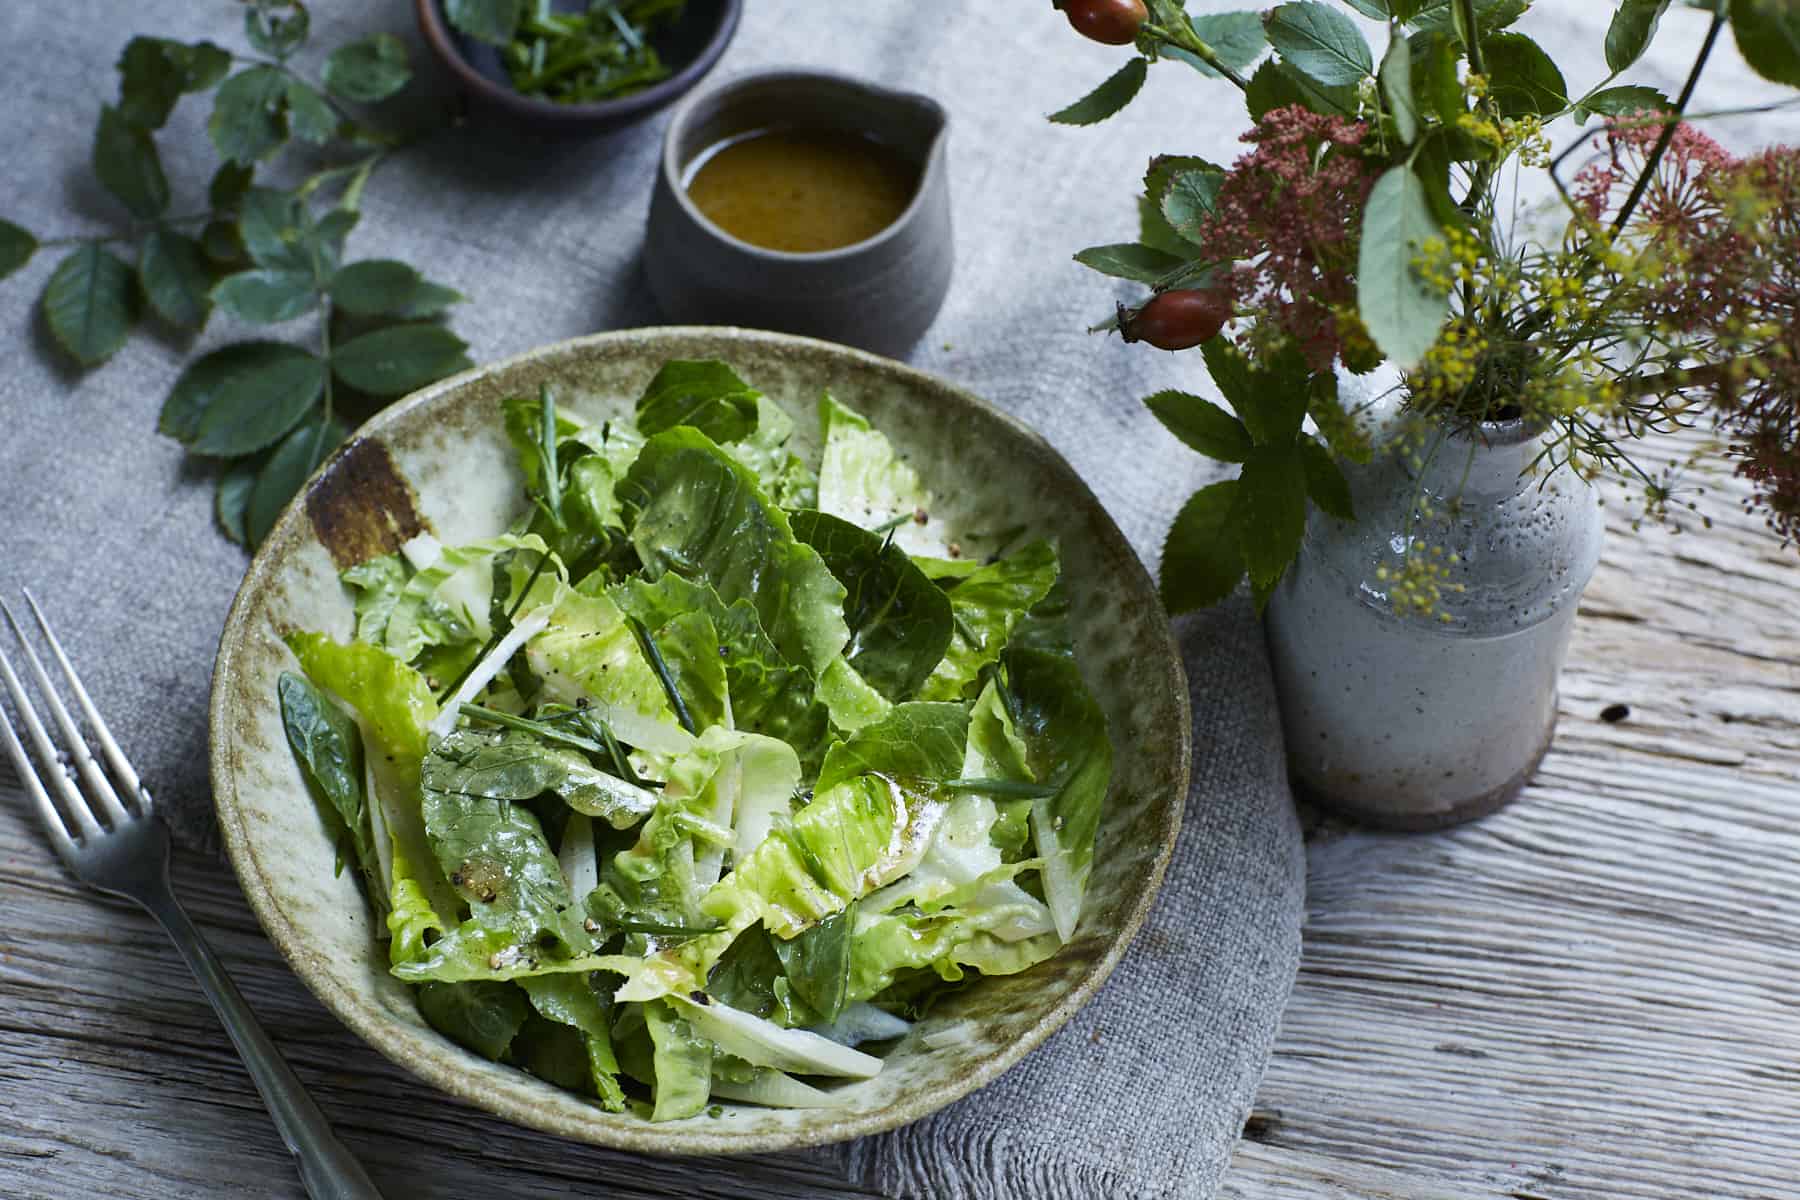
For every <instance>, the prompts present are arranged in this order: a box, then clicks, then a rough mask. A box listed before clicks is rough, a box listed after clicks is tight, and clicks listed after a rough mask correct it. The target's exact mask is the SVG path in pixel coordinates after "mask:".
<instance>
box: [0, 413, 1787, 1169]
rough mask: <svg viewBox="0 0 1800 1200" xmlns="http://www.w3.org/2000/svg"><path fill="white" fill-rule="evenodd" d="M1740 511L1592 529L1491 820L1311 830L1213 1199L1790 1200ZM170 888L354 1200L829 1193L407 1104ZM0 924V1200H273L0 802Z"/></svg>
mask: <svg viewBox="0 0 1800 1200" xmlns="http://www.w3.org/2000/svg"><path fill="white" fill-rule="evenodd" d="M1653 449H1654V451H1655V452H1656V453H1660V454H1664V455H1666V454H1671V453H1675V452H1677V451H1678V450H1679V449H1680V447H1679V445H1673V444H1663V445H1660V446H1658V447H1655V448H1653ZM1742 491H1743V488H1742V486H1741V485H1740V484H1739V483H1737V481H1716V482H1715V484H1714V487H1713V492H1712V495H1711V496H1710V499H1709V505H1708V507H1709V510H1710V511H1711V512H1712V513H1713V514H1714V515H1715V518H1716V525H1715V528H1714V529H1712V530H1710V531H1708V532H1707V533H1706V534H1705V535H1704V536H1700V535H1698V534H1695V533H1685V534H1680V535H1672V534H1670V533H1667V532H1665V531H1661V530H1645V531H1642V532H1639V533H1635V534H1634V533H1632V532H1631V531H1630V529H1629V524H1630V522H1629V514H1628V512H1627V511H1626V510H1625V509H1624V508H1623V507H1622V506H1620V505H1617V504H1615V505H1614V506H1613V507H1612V509H1611V510H1610V511H1611V513H1612V517H1611V519H1610V522H1609V523H1610V524H1611V525H1612V526H1613V528H1612V530H1611V534H1612V537H1611V540H1610V541H1609V543H1608V545H1607V550H1606V555H1605V559H1604V561H1603V562H1602V564H1601V567H1600V570H1599V573H1598V574H1597V575H1596V576H1595V579H1594V582H1593V585H1592V586H1591V587H1590V589H1589V590H1588V593H1587V598H1586V600H1585V602H1584V604H1583V608H1582V617H1581V620H1580V621H1579V623H1578V624H1577V626H1576V635H1575V644H1574V649H1573V650H1572V652H1571V658H1570V663H1569V667H1568V670H1567V671H1566V673H1565V674H1564V677H1563V689H1562V725H1561V727H1560V730H1559V733H1558V737H1557V742H1556V746H1555V748H1554V749H1553V750H1552V752H1551V754H1550V756H1549V757H1548V758H1547V759H1546V760H1545V762H1544V766H1543V769H1542V770H1541V771H1540V773H1539V775H1538V778H1537V780H1536V782H1535V783H1534V785H1533V786H1532V788H1531V789H1530V791H1529V792H1528V793H1527V794H1526V795H1525V797H1524V798H1523V799H1522V800H1521V801H1520V802H1518V803H1517V804H1515V805H1514V806H1513V807H1512V808H1510V809H1508V810H1506V811H1504V812H1502V813H1500V814H1498V815H1496V816H1494V817H1492V818H1490V819H1488V820H1486V821H1483V822H1481V823H1480V824H1478V825H1475V826H1472V827H1469V828H1466V829H1462V830H1458V831H1455V832H1451V833H1444V834H1434V835H1427V836H1399V837H1392V836H1374V835H1370V834H1366V833H1360V832H1355V831H1351V830H1348V829H1345V828H1342V827H1339V826H1336V825H1334V824H1331V823H1329V822H1321V823H1318V824H1317V825H1316V827H1315V828H1314V830H1313V833H1312V837H1311V843H1310V863H1311V871H1310V877H1309V882H1308V887H1309V899H1308V910H1309V911H1308V923H1307V931H1306V955H1305V958H1304V960H1303V962H1302V965H1301V969H1300V979H1299V984H1298V986H1297V988H1296V989H1295V992H1294V997H1293V1001H1292V1003H1291V1005H1290V1006H1289V1009H1288V1012H1287V1016H1286V1020H1285V1025H1284V1029H1283V1033H1282V1037H1281V1041H1280V1044H1279V1046H1278V1048H1277V1050H1276V1053H1275V1058H1274V1061H1273V1063H1272V1064H1271V1065H1270V1068H1269V1073H1268V1078H1267V1081H1266V1082H1265V1084H1264V1086H1263V1090H1262V1095H1261V1098H1260V1101H1259V1105H1258V1111H1257V1113H1256V1115H1255V1116H1254V1117H1253V1118H1252V1120H1251V1122H1250V1125H1249V1127H1248V1128H1247V1129H1246V1131H1245V1139H1244V1141H1243V1143H1242V1145H1241V1149H1240V1151H1239V1153H1238V1156H1237V1162H1236V1165H1235V1168H1234V1170H1233V1172H1232V1174H1231V1175H1230V1176H1229V1177H1228V1179H1227V1182H1226V1187H1225V1194H1226V1195H1227V1196H1229V1197H1233V1198H1235V1200H1260V1198H1264V1197H1268V1198H1275V1197H1281V1198H1283V1200H1287V1198H1290V1197H1291V1198H1307V1200H1315V1198H1316V1200H1327V1198H1330V1200H1339V1198H1345V1200H1347V1198H1350V1197H1383V1198H1393V1200H1565V1198H1569V1200H1573V1198H1575V1197H1602V1196H1604V1197H1618V1196H1643V1197H1669V1198H1670V1200H1676V1198H1680V1200H1692V1198H1695V1197H1717V1198H1720V1200H1723V1198H1726V1197H1732V1198H1751V1197H1788V1196H1800V982H1797V971H1796V968H1797V967H1800V554H1796V553H1795V551H1794V550H1793V549H1792V548H1789V549H1786V550H1783V549H1781V548H1780V547H1779V546H1777V545H1776V544H1775V542H1774V541H1773V540H1771V539H1770V537H1769V536H1768V535H1767V534H1766V532H1765V531H1763V530H1762V529H1761V527H1760V525H1759V524H1758V522H1757V521H1756V520H1755V519H1754V518H1750V517H1746V516H1744V515H1742V514H1741V513H1738V512H1736V511H1735V510H1734V508H1733V505H1732V503H1731V499H1732V498H1733V497H1735V496H1738V495H1741V494H1742ZM0 769H3V768H0ZM177 877H178V886H179V888H180V890H181V892H182V894H183V896H184V898H185V899H186V900H187V902H188V903H189V905H190V906H191V907H192V909H193V912H194V915H195V917H196V919H197V920H198V921H199V923H200V924H201V925H202V926H203V927H204V929H205V931H206V933H207V936H208V937H209V938H210V939H211V940H212V942H213V944H214V946H216V947H217V949H218V951H219V953H220V955H221V956H222V957H223V958H224V959H225V961H226V963H227V964H228V965H229V967H230V969H231V971H232V974H233V975H234V976H235V977H236V979H237V980H238V982H239V984H240V985H241V986H242V987H243V989H244V991H245V992H246V994H247V995H248V996H249V997H250V1000H251V1002H252V1003H253V1004H254V1005H255V1007H256V1009H257V1011H258V1012H259V1013H261V1014H262V1016H263V1018H264V1020H265V1021H266V1022H267V1023H268V1024H269V1026H270V1027H271V1028H272V1029H274V1030H276V1031H277V1040H278V1041H279V1042H280V1043H281V1046H282V1049H283V1050H284V1051H285V1052H286V1053H287V1054H288V1056H289V1058H290V1059H291V1060H292V1061H293V1063H294V1065H295V1068H296V1069H297V1070H298V1072H299V1073H300V1075H301V1076H302V1077H303V1078H304V1079H305V1081H306V1083H307V1084H308V1085H309V1086H310V1087H311V1088H312V1089H313V1092H314V1094H315V1095H316V1096H317V1097H318V1099H319V1101H320V1103H321V1105H322V1106H323V1107H324V1108H325V1110H326V1112H327V1113H328V1114H329V1115H330V1116H331V1118H332V1119H333V1120H334V1121H335V1122H336V1123H337V1125H338V1126H339V1128H340V1129H341V1130H342V1131H343V1132H344V1135H345V1138H346V1140H347V1141H348V1142H349V1143H350V1144H351V1145H352V1146H353V1147H354V1148H355V1149H356V1150H357V1151H358V1152H359V1153H360V1154H361V1155H362V1156H363V1157H364V1159H365V1160H366V1161H367V1162H368V1163H369V1164H370V1167H371V1170H372V1171H373V1173H374V1174H375V1175H376V1176H377V1178H378V1179H379V1180H380V1181H381V1182H382V1183H383V1184H385V1185H386V1186H387V1187H388V1189H389V1193H388V1194H389V1195H390V1196H394V1197H407V1198H411V1197H452V1196H458V1197H460V1196H468V1195H483V1194H497V1193H498V1192H500V1191H503V1192H504V1193H505V1194H508V1195H512V1196H545V1197H551V1196H556V1197H576V1196H608V1197H617V1198H619V1200H627V1198H652V1197H654V1198H658V1200H664V1198H668V1197H699V1196H704V1197H713V1196H718V1197H725V1196H746V1197H754V1196H765V1197H775V1196H781V1197H817V1198H820V1200H823V1198H824V1197H831V1196H836V1197H843V1196H851V1195H855V1194H856V1193H848V1192H845V1191H843V1190H842V1189H841V1188H834V1187H833V1186H832V1184H831V1181H829V1180H823V1179H820V1178H818V1177H817V1175H816V1174H815V1173H813V1171H812V1169H811V1168H810V1167H808V1166H807V1165H805V1164H802V1163H799V1162H797V1161H795V1160H784V1159H781V1158H771V1159H763V1160H757V1161H756V1162H755V1163H744V1164H742V1170H741V1174H740V1175H739V1176H738V1178H737V1179H735V1180H733V1181H731V1182H730V1183H729V1184H728V1185H727V1184H712V1185H705V1186H702V1187H700V1188H699V1190H696V1185H695V1182H694V1177H693V1176H692V1175H691V1174H689V1173H688V1172H687V1171H686V1170H685V1168H684V1166H683V1164H681V1163H680V1162H671V1161H663V1160H655V1159H640V1158H632V1157H627V1156H620V1155H614V1154H609V1153H606V1152H602V1151H598V1150H593V1149H589V1148H585V1147H580V1146H575V1145H572V1144H570V1143H566V1142H561V1141H557V1140H555V1139H552V1138H548V1137H544V1136H540V1135H537V1134H534V1133H530V1132H527V1131H524V1130H520V1129H516V1128H514V1127H512V1126H509V1125H506V1124H504V1123H502V1122H500V1121H498V1120H495V1119H493V1118H490V1117H487V1116H486V1115H484V1114H481V1113H478V1112H475V1111H472V1110H469V1109H466V1108H462V1107H460V1106H458V1105H457V1104H455V1103H454V1102H452V1101H450V1100H448V1099H445V1098H443V1097H440V1096H435V1095H432V1094H430V1093H428V1092H426V1091H424V1090H423V1089H422V1088H421V1087H420V1086H419V1085H417V1084H416V1083H414V1082H413V1081H412V1080H411V1079H410V1078H409V1077H407V1076H406V1075H405V1074H404V1073H403V1072H402V1071H401V1070H400V1069H399V1068H397V1067H395V1066H393V1065H391V1064H389V1063H387V1062H386V1061H385V1060H383V1059H382V1058H380V1057H379V1056H378V1055H376V1054H375V1052H374V1051H372V1050H370V1049H369V1048H368V1047H367V1046H365V1045H363V1044H362V1043H361V1042H359V1041H357V1040H356V1039H355V1038H354V1037H352V1036H351V1035H350V1034H349V1033H347V1032H346V1031H345V1030H344V1029H343V1028H342V1027H341V1026H339V1025H338V1024H337V1022H336V1021H335V1020H334V1019H333V1018H332V1017H331V1016H330V1014H328V1013H327V1012H326V1011H325V1010H324V1009H323V1008H321V1007H320V1006H319V1005H318V1004H317V1003H316V1002H315V1001H314V1000H313V999H312V997H311V995H310V994H308V993H307V992H306V991H305V989H304V988H303V987H301V985H300V983H299V982H298V980H296V979H295V978H294V976H293V975H292V974H290V973H289V971H288V970H287V968H286V966H285V965H284V964H283V963H282V961H281V960H280V958H279V956H278V955H277V954H276V953H275V951H274V949H273V948H272V947H271V946H270V944H269V943H268V941H267V940H266V939H265V938H264V937H263V935H262V932H261V930H260V929H259V928H258V927H257V925H256V923H255V921H254V919H253V918H252V917H251V915H250V912H249V910H248V909H247V908H246V906H245V904H244V901H243V898H242V896H241V895H240V893H239V891H238V888H237V882H236V880H235V879H234V878H233V877H232V875H231V874H230V872H229V871H228V870H227V869H226V868H225V867H223V866H222V865H220V864H219V863H216V862H213V861H210V860H206V859H202V858H199V857H197V856H193V855H183V856H182V857H181V860H180V861H179V863H178V871H177ZM0 898H3V903H4V907H3V908H0V914H3V916H0V921H3V925H0V1035H3V1036H0V1194H3V1195H6V1196H9V1197H13V1198H14V1200H39V1198H44V1200H48V1198H51V1197H54V1198H56V1200H67V1198H72V1197H77V1196H80V1197H93V1196H106V1197H113V1198H117V1200H168V1198H169V1197H175V1196H209V1197H210V1196H234V1197H238V1196H258V1197H260V1196H295V1197H297V1196H299V1195H300V1194H301V1193H300V1189H299V1184H298V1183H297V1182H295V1180H294V1176H293V1173H292V1170H291V1168H290V1166H289V1163H288V1160H287V1154H286V1152H285V1151H284V1150H283V1148H282V1146H281V1144H280V1142H279V1140H278V1139H277V1138H276V1136H275V1132H274V1130H273V1129H272V1128H271V1127H270V1125H269V1123H268V1120H267V1118H266V1117H265V1115H264V1113H263V1110H262V1106H261V1103H260V1101H259V1100H258V1099H257V1097H256V1094H255V1092H254V1091H253V1090H252V1089H251V1086H250V1083H249V1080H248V1079H247V1078H246V1077H245V1075H244V1073H243V1071H242V1070H241V1069H240V1067H239V1066H238V1064H237V1061H236V1059H235V1057H234V1056H233V1054H232V1052H231V1049H230V1047H229V1045H228V1044H227V1043H226V1042H225V1040H224V1038H222V1037H221V1036H220V1031H219V1027H218V1025H217V1023H216V1022H215V1020H214V1019H213V1016H212V1013H211V1012H210V1011H209V1010H208V1009H207V1007H206V1006H205V1004H204V1003H203V1002H202V1001H201V999H200V996H199V993H198V992H197V991H196V990H195V988H194V986H193V984H192V982H191V980H190V979H189V978H188V976H187V974H186V972H185V969H184V968H183V967H182V966H181V964H180V961H179V960H178V959H177V958H176V957H175V955H174V954H173V952H172V951H171V950H170V948H169V946H168V944H167V943H166V942H165V941H164V939H163V937H162V935H161V933H160V931H158V930H157V929H156V928H155V927H154V926H153V925H152V924H151V923H150V921H149V919H148V918H146V917H143V916H141V915H140V914H138V913H137V912H135V911H134V910H132V909H130V908H128V907H124V906H122V905H118V904H113V903H109V902H107V901H105V900H102V899H99V898H97V897H96V896H95V895H94V894H92V893H90V892H88V891H86V890H85V889H84V888H83V887H82V886H81V885H79V884H77V883H75V882H73V881H72V880H71V879H69V878H68V877H67V876H65V875H64V874H63V872H62V870H61V869H60V868H59V867H58V866H57V864H56V863H55V861H54V860H53V859H52V858H51V856H50V854H49V853H48V851H47V850H46V849H45V847H44V845H43V843H42V841H41V840H40V837H39V835H38V832H37V830H36V828H35V827H34V826H33V825H32V824H31V822H30V818H29V816H28V815H27V810H26V808H25V807H24V802H23V798H22V797H20V796H19V795H18V794H17V790H16V787H15V785H14V782H13V780H12V779H11V778H10V777H0ZM712 1178H713V1179H715V1180H716V1179H718V1178H719V1177H718V1176H716V1175H715V1176H712Z"/></svg>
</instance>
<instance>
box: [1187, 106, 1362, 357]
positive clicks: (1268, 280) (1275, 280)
mask: <svg viewBox="0 0 1800 1200" xmlns="http://www.w3.org/2000/svg"><path fill="white" fill-rule="evenodd" d="M1367 133H1368V127H1367V126H1366V125H1364V124H1362V123H1361V122H1360V121H1348V120H1345V119H1343V118H1341V117H1332V116H1324V115H1321V114H1319V113H1314V112H1310V111H1308V110H1307V109H1305V108H1303V107H1302V106H1300V105H1297V104H1295V105H1289V106H1287V107H1285V108H1277V109H1271V110H1270V111H1269V112H1268V113H1266V114H1264V116H1263V118H1262V120H1260V121H1258V122H1257V123H1256V126H1255V127H1254V128H1253V129H1251V130H1250V131H1249V132H1248V133H1246V134H1244V136H1243V140H1244V141H1246V142H1249V143H1251V144H1252V145H1253V146H1255V149H1254V150H1252V151H1250V152H1249V153H1248V154H1245V155H1243V156H1241V157H1240V158H1239V159H1238V160H1237V162H1235V163H1233V164H1232V167H1231V170H1230V172H1229V173H1227V175H1226V177H1225V180H1224V182H1223V183H1222V184H1221V185H1220V187H1219V193H1218V196H1217V198H1216V200H1215V203H1214V209H1213V213H1212V215H1211V217H1209V218H1208V219H1207V221H1206V222H1205V223H1204V224H1203V225H1202V227H1201V229H1200V238H1199V240H1200V247H1201V251H1202V253H1203V254H1204V255H1205V256H1206V257H1208V258H1211V259H1213V260H1214V261H1217V262H1229V263H1233V264H1235V265H1234V266H1233V267H1232V269H1231V272H1230V274H1229V276H1228V279H1227V282H1226V285H1225V286H1226V287H1228V288H1229V289H1230V291H1231V295H1232V299H1233V302H1234V303H1235V305H1236V307H1237V310H1238V312H1239V313H1240V314H1241V315H1247V316H1251V317H1254V318H1257V319H1259V320H1260V321H1261V322H1263V323H1264V324H1265V325H1266V327H1267V328H1268V329H1270V330H1274V331H1278V332H1280V333H1283V334H1286V335H1288V336H1289V337H1291V338H1293V339H1294V341H1295V342H1296V343H1298V344H1299V346H1300V348H1301V350H1302V352H1303V353H1304V354H1305V356H1306V360H1307V362H1308V364H1309V365H1311V366H1312V367H1313V368H1314V369H1316V370H1321V371H1322V370H1327V369H1329V368H1330V366H1331V364H1332V362H1333V361H1334V360H1335V359H1336V358H1337V356H1338V355H1339V354H1340V353H1341V352H1342V351H1343V349H1344V345H1345V341H1346V339H1347V338H1349V337H1357V336H1360V337H1361V338H1362V340H1363V341H1364V342H1366V341H1367V337H1366V335H1365V334H1363V333H1362V330H1361V326H1360V323H1358V322H1356V320H1355V317H1354V315H1353V313H1354V307H1355V300H1356V258H1357V231H1358V230H1359V228H1360V227H1361V225H1362V211H1363V205H1364V203H1365V202H1366V201H1367V200H1368V197H1369V190H1370V189H1371V188H1372V187H1374V185H1375V174H1376V173H1375V171H1374V170H1373V169H1372V168H1371V167H1370V165H1369V164H1368V163H1367V162H1366V161H1365V159H1364V157H1363V156H1362V154H1361V153H1360V152H1359V148H1360V146H1361V145H1362V140H1363V138H1364V136H1365V135H1366V134H1367ZM1340 313H1341V314H1346V316H1340ZM1345 320H1348V321H1349V322H1350V325H1351V327H1350V328H1345V327H1343V324H1342V323H1343V322H1344V321H1345Z"/></svg>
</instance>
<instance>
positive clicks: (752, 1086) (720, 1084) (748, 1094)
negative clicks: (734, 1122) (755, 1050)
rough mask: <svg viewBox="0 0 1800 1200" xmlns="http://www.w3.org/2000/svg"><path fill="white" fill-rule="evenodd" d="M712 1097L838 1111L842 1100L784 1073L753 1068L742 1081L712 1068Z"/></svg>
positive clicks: (767, 1104)
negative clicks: (836, 1109) (834, 1109)
mask: <svg viewBox="0 0 1800 1200" xmlns="http://www.w3.org/2000/svg"><path fill="white" fill-rule="evenodd" d="M712 1092H713V1095H715V1096H718V1097H720V1098H722V1099H725V1100H742V1101H744V1102H746V1103H749V1104H761V1105H765V1106H767V1107H769V1108H837V1107H838V1106H840V1105H841V1104H843V1103H844V1098H843V1097H842V1096H840V1095H839V1094H838V1093H837V1092H827V1091H823V1090H821V1089H819V1088H816V1087H814V1086H813V1085H812V1084H810V1083H802V1082H800V1081H799V1080H798V1079H795V1078H794V1077H793V1076H792V1075H789V1074H787V1073H786V1072H783V1071H775V1070H771V1069H769V1068H768V1067H752V1068H751V1069H750V1070H749V1072H748V1073H747V1074H745V1075H744V1076H743V1077H742V1078H739V1077H738V1076H736V1075H735V1074H734V1075H723V1074H721V1073H720V1072H719V1071H718V1069H717V1068H716V1067H715V1068H714V1070H713V1079H712Z"/></svg>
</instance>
